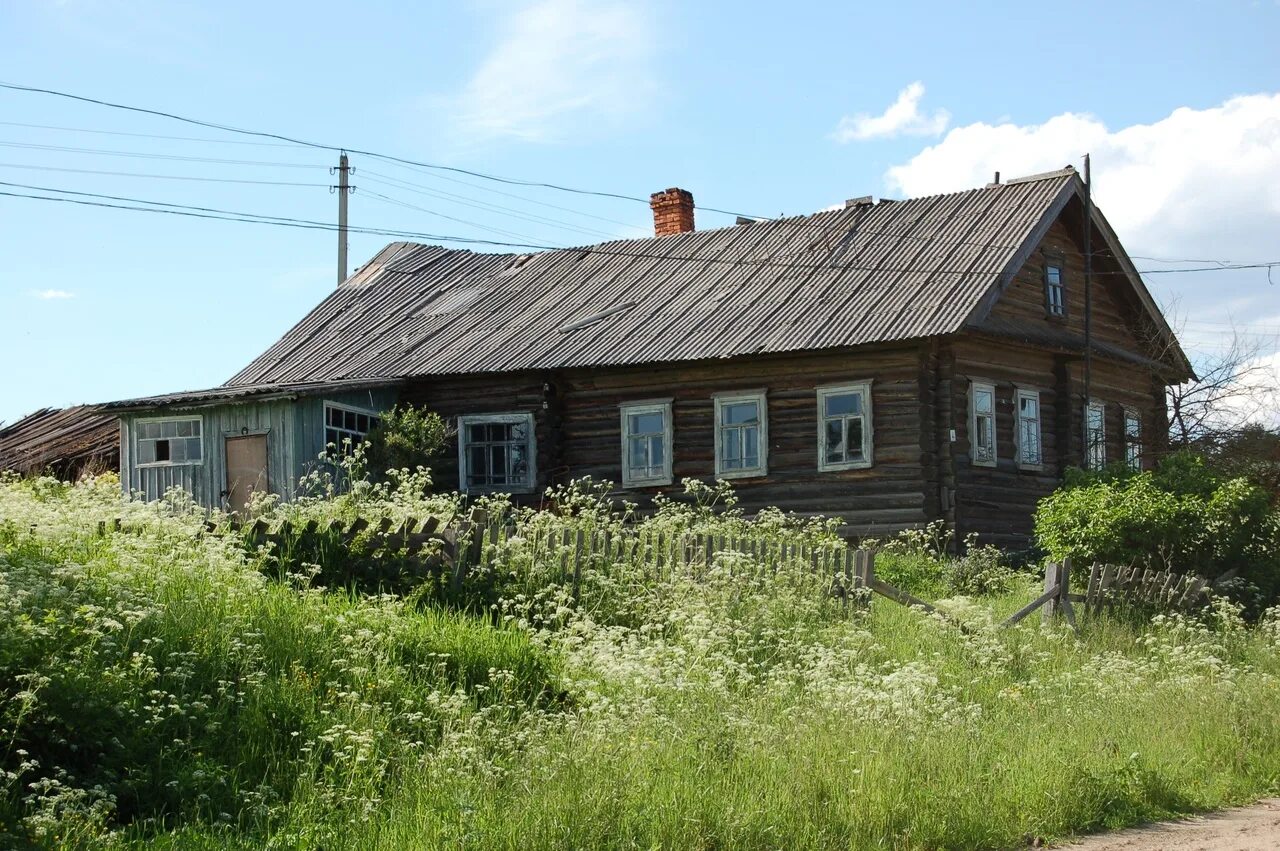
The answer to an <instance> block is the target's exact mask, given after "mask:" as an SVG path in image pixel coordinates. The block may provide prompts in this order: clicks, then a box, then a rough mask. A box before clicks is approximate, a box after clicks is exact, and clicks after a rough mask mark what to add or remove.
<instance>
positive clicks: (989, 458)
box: [969, 383, 996, 466]
mask: <svg viewBox="0 0 1280 851" xmlns="http://www.w3.org/2000/svg"><path fill="white" fill-rule="evenodd" d="M970 398H971V405H972V407H973V412H972V417H971V419H970V424H969V425H970V428H971V430H972V437H971V443H972V450H973V461H974V463H975V464H982V465H985V466H995V463H996V421H995V420H996V418H995V399H996V391H995V387H993V386H992V385H990V384H976V383H975V384H973V385H972V391H971V397H970Z"/></svg>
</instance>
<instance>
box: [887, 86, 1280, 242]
mask: <svg viewBox="0 0 1280 851" xmlns="http://www.w3.org/2000/svg"><path fill="white" fill-rule="evenodd" d="M1085 152H1089V153H1090V154H1092V158H1093V172H1094V173H1093V176H1094V192H1095V197H1096V199H1097V201H1098V206H1099V207H1100V208H1101V209H1103V210H1104V211H1105V212H1106V214H1107V218H1108V219H1110V220H1111V223H1112V224H1113V225H1114V226H1115V227H1116V229H1117V231H1118V232H1119V233H1120V236H1121V238H1122V239H1123V240H1124V241H1125V244H1126V246H1127V247H1128V248H1129V249H1130V251H1132V252H1133V253H1139V254H1141V253H1149V254H1158V255H1161V256H1173V257H1208V258H1228V259H1238V260H1245V259H1260V258H1261V259H1268V260H1270V259H1275V258H1273V257H1271V256H1270V255H1271V254H1274V253H1276V252H1277V250H1278V248H1277V247H1276V246H1275V245H1274V239H1273V238H1268V237H1273V235H1274V234H1275V233H1277V232H1278V231H1280V228H1278V227H1277V226H1278V225H1280V94H1274V95H1270V94H1268V95H1249V96H1244V97H1236V98H1232V99H1230V100H1228V101H1226V102H1225V103H1223V104H1222V105H1221V106H1216V107H1212V108H1209V109H1201V110H1196V109H1190V108H1187V107H1182V108H1180V109H1177V110H1174V112H1173V113H1172V114H1170V115H1169V116H1168V117H1166V118H1163V119H1161V120H1159V121H1156V122H1154V123H1152V124H1135V125H1132V126H1130V127H1123V128H1120V129H1119V130H1115V131H1112V130H1108V129H1107V127H1106V125H1104V124H1103V123H1102V122H1101V121H1099V120H1098V119H1096V118H1094V117H1092V116H1089V115H1081V114H1077V113H1070V112H1068V113H1063V114H1062V115H1057V116H1054V117H1053V118H1050V119H1049V120H1048V121H1046V122H1044V123H1043V124H1033V125H1016V124H1009V123H1006V124H999V125H990V124H984V123H977V124H970V125H967V126H965V127H957V128H955V129H953V130H952V131H951V132H949V133H948V134H947V135H946V137H945V138H944V139H943V140H942V141H941V142H939V143H938V144H936V145H933V146H931V147H928V148H926V149H925V150H923V151H921V152H920V153H919V154H917V155H916V156H915V157H913V158H912V159H911V160H910V161H908V162H906V163H904V164H902V165H899V166H895V167H893V168H891V169H889V172H888V175H887V181H888V183H889V185H890V186H891V187H892V188H893V189H894V190H896V191H900V192H903V193H905V194H906V195H909V196H911V195H924V194H929V193H934V192H947V191H953V190H957V189H965V188H970V187H973V186H981V185H983V184H984V183H986V182H987V181H989V180H991V176H992V173H993V172H995V171H1000V172H1001V173H1002V174H1003V175H1004V176H1005V177H1014V176H1016V175H1019V174H1029V173H1034V172H1038V171H1046V170H1049V169H1055V168H1061V167H1062V166H1064V165H1067V164H1072V165H1075V166H1076V167H1077V168H1080V164H1081V159H1082V157H1083V155H1084V154H1085ZM1138 249H1141V250H1138ZM1263 255H1267V256H1265V257H1264V256H1263Z"/></svg>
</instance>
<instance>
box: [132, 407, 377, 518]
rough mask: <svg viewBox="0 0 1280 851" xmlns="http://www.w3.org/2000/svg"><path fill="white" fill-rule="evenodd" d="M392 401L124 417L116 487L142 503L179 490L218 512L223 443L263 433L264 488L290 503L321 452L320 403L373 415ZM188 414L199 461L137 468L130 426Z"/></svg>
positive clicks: (223, 480)
mask: <svg viewBox="0 0 1280 851" xmlns="http://www.w3.org/2000/svg"><path fill="white" fill-rule="evenodd" d="M395 399H396V397H395V392H394V391H393V390H388V389H380V390H373V391H353V392H349V393H336V394H333V395H331V396H309V397H303V398H301V399H273V400H269V401H244V402H239V403H236V404H231V405H211V406H208V407H199V408H186V409H183V408H180V407H168V408H158V409H156V410H153V411H146V412H135V413H129V414H124V415H122V416H121V418H120V430H121V436H120V448H121V454H120V470H121V476H120V481H121V487H122V488H123V489H124V490H125V492H126V493H136V494H139V495H140V496H142V497H143V498H145V499H148V500H155V499H159V498H160V497H162V496H164V494H165V491H167V490H169V489H170V488H173V487H180V488H183V489H184V490H186V491H187V492H188V493H190V494H191V495H192V496H193V497H195V500H196V501H197V502H198V503H200V504H201V505H203V506H206V507H208V508H218V507H220V506H221V505H222V491H223V490H225V489H226V480H227V471H226V447H225V445H224V439H225V438H226V437H227V436H230V435H238V434H242V433H244V430H245V429H247V430H248V433H250V434H253V433H264V432H265V433H266V435H267V476H268V486H269V487H270V490H271V492H272V493H276V494H280V495H281V496H282V497H284V498H285V499H291V498H293V497H294V496H295V495H296V490H297V484H298V479H299V478H300V477H301V476H302V475H303V474H305V473H307V472H309V471H311V470H313V469H314V468H315V466H316V464H317V462H318V458H319V455H320V453H321V451H322V450H323V449H324V403H325V402H326V401H331V402H337V403H339V404H344V405H349V406H352V407H358V408H367V409H369V410H372V411H375V412H377V411H384V410H386V409H387V408H389V407H390V406H391V405H392V404H394V403H395ZM188 416H199V417H200V418H201V453H202V458H201V461H200V463H199V464H173V465H164V466H156V467H138V466H137V464H136V461H135V460H134V459H135V457H136V448H137V447H136V443H135V441H134V438H133V435H134V434H135V431H134V426H135V424H136V423H137V422H138V421H139V420H146V419H153V418H158V417H188Z"/></svg>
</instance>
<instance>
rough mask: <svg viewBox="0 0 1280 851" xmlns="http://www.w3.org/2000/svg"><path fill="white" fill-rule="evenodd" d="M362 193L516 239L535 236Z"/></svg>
mask: <svg viewBox="0 0 1280 851" xmlns="http://www.w3.org/2000/svg"><path fill="white" fill-rule="evenodd" d="M360 194H361V195H366V196H368V197H370V198H375V199H377V200H380V201H383V202H384V203H387V204H395V205H396V206H397V207H404V208H406V209H409V210H417V211H418V212H420V213H426V214H427V215H430V216H437V217H439V218H441V219H448V220H449V221H451V222H457V223H458V224H462V225H468V226H470V227H473V228H479V229H480V230H487V231H489V232H490V233H496V234H501V235H503V236H514V237H515V238H516V239H533V237H531V236H529V235H528V234H525V233H518V232H516V231H510V230H503V229H502V228H495V227H490V226H489V225H482V224H480V223H479V222H473V221H470V220H469V219H461V218H458V217H457V216H450V215H446V214H445V213H441V212H438V211H436V210H429V209H427V208H426V207H419V206H418V205H416V204H410V203H409V202H407V201H401V200H399V199H397V198H391V197H388V196H386V195H383V194H381V193H378V192H374V191H373V190H371V189H365V190H364V191H363V192H361V193H360Z"/></svg>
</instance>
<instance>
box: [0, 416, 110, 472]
mask: <svg viewBox="0 0 1280 851" xmlns="http://www.w3.org/2000/svg"><path fill="white" fill-rule="evenodd" d="M119 458H120V426H119V425H118V424H117V422H116V418H115V417H114V416H112V415H110V414H103V413H100V412H99V411H97V410H96V409H94V408H92V407H88V406H79V407H74V408H41V409H40V410H38V411H36V412H35V413H33V414H28V415H27V416H25V417H23V418H22V419H20V420H18V421H17V422H15V423H13V424H12V425H9V426H6V427H5V428H3V429H0V470H16V471H18V472H19V473H39V472H42V471H45V470H53V471H55V472H57V473H59V474H60V475H71V474H73V473H75V472H76V471H77V470H79V469H80V468H82V467H84V466H85V465H91V464H93V463H94V462H98V463H99V464H101V466H102V467H104V468H110V467H118V466H119Z"/></svg>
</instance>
